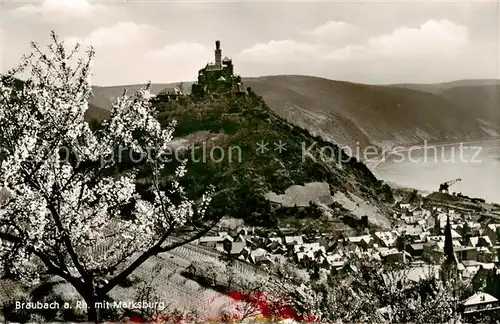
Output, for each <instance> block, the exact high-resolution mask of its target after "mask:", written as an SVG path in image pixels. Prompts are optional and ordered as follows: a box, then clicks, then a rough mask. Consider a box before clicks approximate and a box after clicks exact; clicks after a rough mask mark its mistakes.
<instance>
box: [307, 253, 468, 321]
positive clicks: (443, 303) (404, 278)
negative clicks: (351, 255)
mask: <svg viewBox="0 0 500 324" xmlns="http://www.w3.org/2000/svg"><path fill="white" fill-rule="evenodd" d="M408 271H409V268H406V267H399V268H393V267H391V266H388V265H385V264H383V263H380V262H379V261H369V260H365V259H351V260H350V262H349V264H348V266H347V267H345V269H344V270H343V271H340V272H337V273H332V274H330V275H329V276H328V278H327V280H318V281H316V282H314V283H313V284H312V285H310V287H309V288H305V289H304V291H305V292H304V294H302V298H299V299H298V300H297V303H298V305H299V306H302V307H303V309H304V311H306V312H309V313H312V314H315V315H317V316H319V317H320V318H321V320H322V321H326V322H332V321H340V322H360V321H361V322H369V323H387V322H390V323H408V322H410V323H449V322H452V321H455V320H457V319H459V317H460V315H459V311H458V303H459V297H460V296H459V294H458V293H457V291H458V290H459V288H457V286H456V285H455V284H454V282H452V281H449V282H443V281H441V280H440V279H437V278H435V277H434V276H431V275H430V274H429V276H427V277H425V278H423V279H422V280H420V281H412V280H409V279H408Z"/></svg>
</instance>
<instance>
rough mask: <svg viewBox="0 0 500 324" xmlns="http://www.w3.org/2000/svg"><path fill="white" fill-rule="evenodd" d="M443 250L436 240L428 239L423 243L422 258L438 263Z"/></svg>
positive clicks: (440, 260)
mask: <svg viewBox="0 0 500 324" xmlns="http://www.w3.org/2000/svg"><path fill="white" fill-rule="evenodd" d="M443 257H444V252H443V249H442V248H441V247H440V246H439V244H438V242H437V241H432V240H431V241H428V242H426V243H424V244H423V250H422V259H424V260H426V261H428V262H430V263H433V264H440V263H441V262H442V260H443Z"/></svg>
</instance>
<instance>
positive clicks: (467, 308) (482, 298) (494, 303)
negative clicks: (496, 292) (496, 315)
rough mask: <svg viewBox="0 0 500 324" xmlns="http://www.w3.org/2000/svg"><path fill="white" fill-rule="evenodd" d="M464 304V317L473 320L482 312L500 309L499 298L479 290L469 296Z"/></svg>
mask: <svg viewBox="0 0 500 324" xmlns="http://www.w3.org/2000/svg"><path fill="white" fill-rule="evenodd" d="M462 306H463V315H464V318H465V319H466V320H468V321H472V319H473V318H474V317H475V316H478V315H480V314H485V313H490V312H498V310H499V309H500V307H499V304H498V299H496V298H495V297H493V296H491V295H490V294H487V293H484V292H478V293H476V294H474V295H472V296H471V297H469V298H467V299H466V300H465V301H464V302H463V303H462Z"/></svg>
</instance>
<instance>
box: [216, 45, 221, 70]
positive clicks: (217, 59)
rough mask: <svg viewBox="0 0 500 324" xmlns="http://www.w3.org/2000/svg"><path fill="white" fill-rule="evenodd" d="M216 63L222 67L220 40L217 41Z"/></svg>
mask: <svg viewBox="0 0 500 324" xmlns="http://www.w3.org/2000/svg"><path fill="white" fill-rule="evenodd" d="M215 65H216V66H218V67H222V50H221V49H220V41H215Z"/></svg>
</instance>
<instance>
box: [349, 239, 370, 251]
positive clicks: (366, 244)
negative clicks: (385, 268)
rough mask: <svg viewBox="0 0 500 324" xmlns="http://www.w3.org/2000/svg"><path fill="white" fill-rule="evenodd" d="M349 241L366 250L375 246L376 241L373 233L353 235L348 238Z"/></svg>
mask: <svg viewBox="0 0 500 324" xmlns="http://www.w3.org/2000/svg"><path fill="white" fill-rule="evenodd" d="M347 242H348V243H350V244H352V245H355V246H358V247H360V248H362V249H363V250H365V251H366V250H367V249H369V248H371V247H373V244H374V243H375V241H374V239H373V237H372V236H371V235H361V236H351V237H348V238H347Z"/></svg>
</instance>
